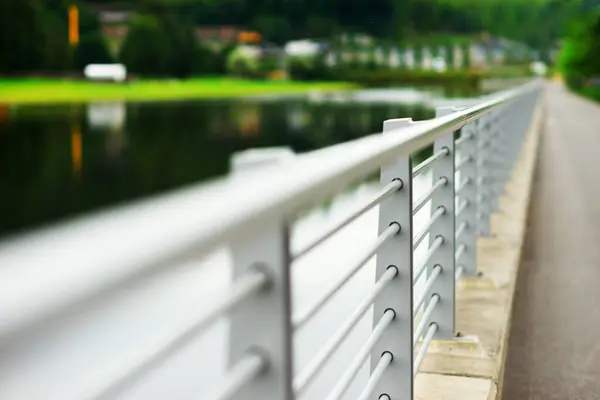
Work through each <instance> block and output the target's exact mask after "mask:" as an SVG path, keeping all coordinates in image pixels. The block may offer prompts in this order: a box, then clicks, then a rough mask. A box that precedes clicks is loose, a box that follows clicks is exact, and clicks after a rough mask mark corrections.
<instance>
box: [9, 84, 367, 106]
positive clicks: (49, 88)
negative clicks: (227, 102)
mask: <svg viewBox="0 0 600 400" xmlns="http://www.w3.org/2000/svg"><path fill="white" fill-rule="evenodd" d="M356 87H357V86H356V85H354V84H351V83H343V82H291V81H287V82H286V81H252V80H242V79H233V78H194V79H189V80H181V81H179V80H140V81H132V82H128V83H110V82H89V81H77V80H60V79H0V104H1V103H5V104H24V103H61V102H78V101H94V100H132V101H156V100H180V99H202V98H226V97H243V96H253V95H262V94H286V93H287V94H289V93H302V92H307V91H312V90H347V89H353V88H356Z"/></svg>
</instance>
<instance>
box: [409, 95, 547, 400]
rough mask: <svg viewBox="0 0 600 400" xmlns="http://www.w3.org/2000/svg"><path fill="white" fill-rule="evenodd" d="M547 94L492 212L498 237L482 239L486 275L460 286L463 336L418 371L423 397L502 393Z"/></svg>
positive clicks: (439, 347)
mask: <svg viewBox="0 0 600 400" xmlns="http://www.w3.org/2000/svg"><path fill="white" fill-rule="evenodd" d="M543 101H544V100H543V97H541V98H540V100H539V103H538V106H537V108H536V112H535V113H534V116H533V118H532V122H531V125H530V130H529V133H528V134H527V137H526V140H525V143H524V146H523V148H522V150H521V154H520V156H519V158H518V160H517V162H516V164H515V167H514V169H513V173H512V177H511V180H510V181H508V182H507V184H506V187H505V191H504V194H503V195H502V197H501V199H500V211H499V212H497V213H496V214H494V215H492V221H491V230H492V236H491V237H485V238H479V239H478V243H477V252H478V253H477V254H478V268H479V270H480V271H481V272H482V273H483V276H482V277H480V278H463V279H461V280H460V281H459V283H458V285H457V292H456V294H457V303H456V307H457V311H456V326H457V330H458V332H460V337H459V338H458V339H457V340H453V341H448V342H445V341H438V342H433V343H432V344H431V345H430V348H429V350H428V353H427V355H426V357H425V359H424V361H423V364H422V366H421V370H420V373H419V374H418V375H417V378H416V383H415V398H416V399H419V400H441V399H443V400H455V399H456V400H493V399H500V398H501V396H502V377H503V375H504V363H505V358H506V346H507V344H508V334H509V332H510V323H511V313H512V303H513V299H514V294H515V282H516V278H517V271H518V268H519V263H520V259H521V254H522V252H523V247H524V241H525V231H526V225H527V212H528V209H529V202H530V198H531V191H532V190H531V188H532V181H533V176H534V171H535V166H536V161H537V153H538V151H537V150H538V144H539V138H540V133H541V128H542V114H543Z"/></svg>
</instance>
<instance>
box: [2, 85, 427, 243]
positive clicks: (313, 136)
mask: <svg viewBox="0 0 600 400" xmlns="http://www.w3.org/2000/svg"><path fill="white" fill-rule="evenodd" d="M430 97H431V96H429V95H427V94H423V93H421V94H419V93H418V92H415V91H384V92H381V91H365V92H357V93H350V94H343V95H342V94H335V95H332V94H324V95H314V94H313V95H310V96H304V97H298V96H295V97H290V98H286V99H275V98H272V97H271V98H268V99H260V100H257V99H252V100H250V99H247V100H229V101H195V102H193V101H192V102H188V101H186V102H170V103H138V104H125V103H119V102H112V103H92V104H73V105H66V106H20V107H12V108H10V109H6V108H4V109H3V110H4V111H3V112H2V113H1V117H2V118H0V160H1V162H2V168H1V171H2V172H1V174H2V175H1V176H0V185H1V186H2V187H3V190H2V193H3V195H2V197H0V221H2V223H1V224H0V236H2V235H7V234H11V233H15V232H17V231H19V230H22V229H25V228H30V227H34V226H39V225H42V224H45V223H48V222H52V221H57V220H61V219H65V218H68V217H71V216H73V215H76V214H79V213H81V212H85V211H90V210H95V209H98V208H103V207H108V206H111V205H114V204H116V203H122V202H126V201H129V200H132V199H136V198H140V197H144V196H148V195H151V194H154V193H158V192H162V191H165V190H168V189H173V188H177V187H180V186H182V185H186V184H190V183H193V182H198V181H205V180H208V179H213V178H216V177H218V176H221V175H224V174H226V173H227V172H228V160H229V156H230V155H231V154H232V153H233V152H235V151H239V150H243V149H247V148H251V147H265V146H289V147H291V148H292V149H293V150H294V151H296V152H305V151H310V150H314V149H318V148H321V147H325V146H330V145H333V144H336V143H340V142H344V141H348V140H352V139H355V138H358V137H361V136H363V135H365V134H369V133H373V132H377V131H380V129H381V126H382V122H383V121H384V120H385V119H387V118H397V117H406V116H411V117H413V118H414V119H426V118H431V117H432V115H433V111H432V109H431V108H430V107H428V106H427V105H425V104H424V103H418V102H415V101H417V100H419V101H426V100H427V99H429V98H430ZM398 100H404V101H405V103H399V102H398Z"/></svg>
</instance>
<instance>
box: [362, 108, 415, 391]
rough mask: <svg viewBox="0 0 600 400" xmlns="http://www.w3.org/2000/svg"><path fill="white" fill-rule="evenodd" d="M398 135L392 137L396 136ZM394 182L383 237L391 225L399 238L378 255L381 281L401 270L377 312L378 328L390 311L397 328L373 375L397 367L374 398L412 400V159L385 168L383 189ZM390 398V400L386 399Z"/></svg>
mask: <svg viewBox="0 0 600 400" xmlns="http://www.w3.org/2000/svg"><path fill="white" fill-rule="evenodd" d="M410 123H411V120H410V119H406V118H404V119H391V120H387V121H385V122H384V124H383V132H384V134H386V132H389V131H390V130H394V129H398V128H401V127H404V126H407V125H410ZM391 134H393V133H391ZM395 179H399V180H401V181H402V187H401V189H400V190H398V191H397V192H396V193H395V194H394V195H393V196H391V197H389V198H387V199H385V200H384V201H383V202H382V203H381V204H380V205H379V233H380V234H381V233H382V232H383V231H385V230H386V229H388V228H389V226H390V224H394V223H398V224H400V233H399V234H398V235H396V236H395V237H394V238H393V239H392V240H390V241H388V242H387V243H386V244H384V245H383V246H382V247H381V248H380V249H379V251H378V252H377V266H376V279H379V277H381V275H383V274H384V273H385V272H386V271H387V270H388V269H389V268H397V269H398V274H399V275H398V278H397V279H394V280H393V281H392V282H391V283H390V284H389V285H388V287H387V288H385V289H384V290H383V292H382V293H381V294H380V295H379V296H378V298H377V300H376V301H375V304H374V307H373V323H374V325H375V324H377V323H378V322H379V319H380V318H381V316H382V315H383V314H384V312H385V311H386V310H388V309H392V310H394V312H395V315H396V316H395V318H394V321H393V323H392V324H391V325H390V326H389V327H388V328H387V329H386V331H385V333H384V334H383V336H382V337H381V339H380V340H379V342H378V343H377V344H376V345H375V347H374V348H373V351H372V353H371V371H373V370H374V369H375V368H376V367H377V365H378V363H379V361H380V359H381V357H382V356H383V355H384V354H386V353H390V354H391V356H392V363H391V364H390V365H389V367H388V368H387V369H386V371H385V373H384V375H383V376H382V377H381V379H380V380H379V382H378V383H377V386H376V387H375V392H374V393H375V394H376V396H375V398H378V399H412V398H413V345H412V343H413V313H412V304H413V251H412V245H413V232H412V163H411V157H410V155H408V154H407V155H404V156H401V157H400V158H398V159H397V160H396V161H395V162H393V163H391V164H388V165H384V166H382V168H381V175H380V180H381V185H382V186H385V185H388V184H389V183H390V182H392V181H393V180H395ZM386 395H387V397H386Z"/></svg>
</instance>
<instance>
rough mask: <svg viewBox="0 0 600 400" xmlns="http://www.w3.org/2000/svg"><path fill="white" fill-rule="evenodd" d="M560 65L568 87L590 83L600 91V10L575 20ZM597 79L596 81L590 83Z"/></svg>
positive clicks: (566, 39) (566, 40) (577, 87)
mask: <svg viewBox="0 0 600 400" xmlns="http://www.w3.org/2000/svg"><path fill="white" fill-rule="evenodd" d="M559 66H560V68H561V70H562V72H563V73H564V75H565V78H566V80H567V83H568V84H569V86H571V87H572V88H574V89H576V90H580V89H583V88H584V87H586V86H588V85H590V84H591V85H590V86H594V87H596V88H595V89H594V92H596V93H600V89H598V87H600V10H598V11H596V12H588V13H586V14H585V15H583V16H581V17H580V18H579V19H577V20H575V21H573V23H572V24H571V25H570V29H569V32H568V35H567V37H566V38H565V41H564V46H563V51H562V54H561V57H560V62H559ZM591 78H594V79H595V80H596V82H590V79H591Z"/></svg>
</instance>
